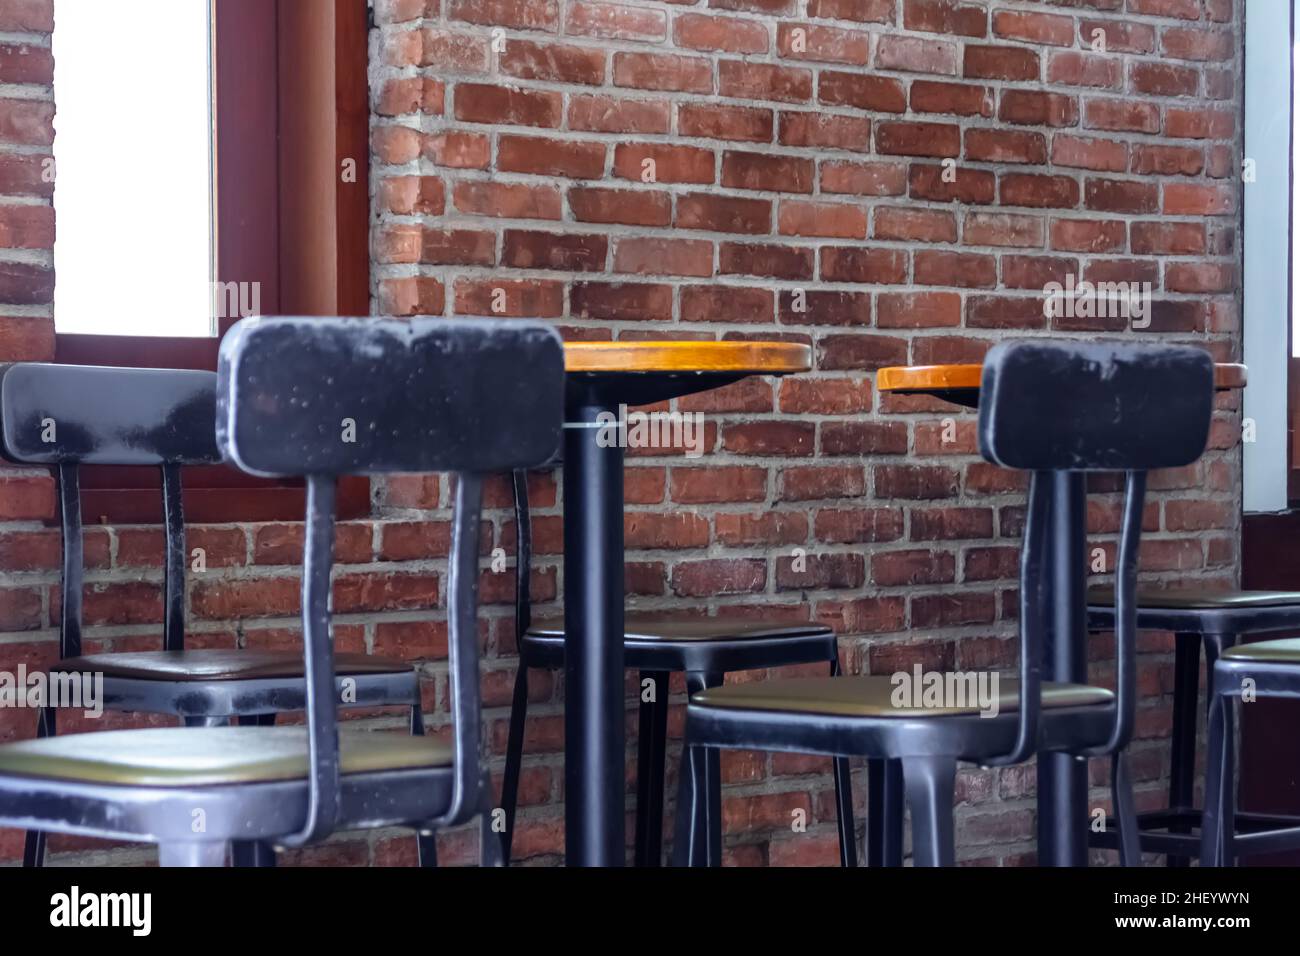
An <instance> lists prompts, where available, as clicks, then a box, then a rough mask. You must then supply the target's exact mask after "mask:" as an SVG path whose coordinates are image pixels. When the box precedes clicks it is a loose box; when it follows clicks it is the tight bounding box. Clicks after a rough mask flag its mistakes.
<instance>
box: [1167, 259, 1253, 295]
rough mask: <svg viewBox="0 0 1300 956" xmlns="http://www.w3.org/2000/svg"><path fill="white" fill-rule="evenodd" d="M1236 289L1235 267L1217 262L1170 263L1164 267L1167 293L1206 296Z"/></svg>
mask: <svg viewBox="0 0 1300 956" xmlns="http://www.w3.org/2000/svg"><path fill="white" fill-rule="evenodd" d="M1236 287H1237V268H1236V266H1235V265H1230V264H1227V263H1218V262H1170V263H1167V264H1166V265H1165V289H1166V290H1167V291H1169V292H1191V293H1198V294H1207V293H1215V292H1232V291H1234V290H1235V289H1236Z"/></svg>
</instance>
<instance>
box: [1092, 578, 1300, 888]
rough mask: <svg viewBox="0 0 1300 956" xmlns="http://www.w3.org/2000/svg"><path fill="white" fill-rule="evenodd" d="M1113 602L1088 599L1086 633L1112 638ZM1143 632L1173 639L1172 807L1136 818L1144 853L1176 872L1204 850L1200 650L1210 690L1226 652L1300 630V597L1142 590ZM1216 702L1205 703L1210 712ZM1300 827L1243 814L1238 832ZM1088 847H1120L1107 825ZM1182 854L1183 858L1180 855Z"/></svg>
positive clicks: (1299, 821)
mask: <svg viewBox="0 0 1300 956" xmlns="http://www.w3.org/2000/svg"><path fill="white" fill-rule="evenodd" d="M1114 602H1115V595H1114V591H1113V590H1112V589H1111V588H1091V589H1089V591H1088V628H1089V630H1093V631H1109V630H1111V629H1113V628H1114V626H1115V606H1114ZM1137 604H1138V609H1137V627H1138V630H1156V631H1172V632H1173V634H1174V714H1173V728H1172V739H1171V741H1170V767H1169V806H1168V807H1167V808H1165V809H1162V810H1151V811H1147V812H1145V813H1139V814H1138V832H1139V833H1140V835H1141V841H1142V849H1143V850H1144V851H1146V852H1149V853H1165V854H1167V858H1166V862H1167V863H1168V865H1170V866H1186V865H1188V864H1190V863H1191V858H1192V857H1195V856H1196V855H1197V853H1198V852H1199V850H1200V843H1201V836H1200V834H1199V832H1194V831H1198V830H1199V829H1200V825H1201V811H1200V810H1197V809H1195V807H1196V799H1195V798H1196V752H1197V750H1196V723H1197V710H1198V708H1197V702H1198V700H1199V697H1200V677H1201V661H1200V658H1201V646H1202V645H1204V646H1205V674H1206V681H1205V683H1206V686H1207V687H1209V686H1211V684H1212V682H1213V674H1214V665H1215V662H1216V661H1218V659H1219V657H1220V656H1221V655H1222V654H1223V653H1224V651H1225V650H1227V649H1228V648H1231V647H1234V646H1235V645H1237V644H1238V642H1239V641H1240V640H1241V639H1242V638H1244V637H1247V636H1250V635H1254V634H1267V633H1270V632H1276V631H1291V630H1300V593H1296V592H1292V591H1237V590H1223V591H1216V590H1209V589H1205V588H1170V589H1168V590H1155V589H1149V588H1140V589H1139V590H1138V597H1137ZM1211 699H1212V697H1211V696H1210V695H1207V697H1206V706H1207V707H1208V706H1209V705H1210V703H1211ZM1296 825H1300V818H1291V817H1285V816H1278V815H1270V814H1255V813H1242V814H1238V815H1237V820H1236V826H1237V828H1238V829H1240V830H1242V831H1243V832H1248V831H1249V832H1254V831H1259V830H1265V829H1273V828H1279V827H1281V828H1285V827H1288V826H1296ZM1088 842H1089V844H1090V845H1092V846H1097V847H1107V848H1112V849H1113V848H1114V847H1115V834H1114V832H1113V830H1112V828H1111V827H1110V826H1109V823H1108V825H1107V827H1106V829H1105V830H1104V831H1102V832H1090V833H1089V834H1088ZM1179 851H1181V852H1179Z"/></svg>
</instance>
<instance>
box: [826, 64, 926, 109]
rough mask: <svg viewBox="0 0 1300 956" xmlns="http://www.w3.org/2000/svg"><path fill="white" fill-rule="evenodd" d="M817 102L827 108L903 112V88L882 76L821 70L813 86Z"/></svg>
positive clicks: (895, 81) (904, 102) (904, 104)
mask: <svg viewBox="0 0 1300 956" xmlns="http://www.w3.org/2000/svg"><path fill="white" fill-rule="evenodd" d="M817 102H819V103H825V104H827V105H828V106H853V107H856V108H857V109H860V110H871V111H872V112H877V113H902V112H905V111H906V110H907V94H906V92H905V91H904V89H903V84H902V83H900V82H899V81H898V80H895V79H891V78H889V77H886V76H872V75H869V74H865V73H840V72H838V71H835V70H823V71H822V74H821V79H820V80H818V83H817Z"/></svg>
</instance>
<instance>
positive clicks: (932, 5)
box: [903, 0, 989, 37]
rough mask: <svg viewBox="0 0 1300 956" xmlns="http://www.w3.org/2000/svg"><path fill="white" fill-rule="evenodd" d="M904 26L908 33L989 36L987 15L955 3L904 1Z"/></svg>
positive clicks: (944, 1) (978, 8)
mask: <svg viewBox="0 0 1300 956" xmlns="http://www.w3.org/2000/svg"><path fill="white" fill-rule="evenodd" d="M903 26H904V27H905V28H906V29H908V30H924V31H926V32H928V33H946V34H950V35H954V36H967V37H983V36H987V35H988V32H989V15H988V11H987V10H985V9H984V8H983V7H981V6H976V5H975V4H972V3H960V2H956V0H903Z"/></svg>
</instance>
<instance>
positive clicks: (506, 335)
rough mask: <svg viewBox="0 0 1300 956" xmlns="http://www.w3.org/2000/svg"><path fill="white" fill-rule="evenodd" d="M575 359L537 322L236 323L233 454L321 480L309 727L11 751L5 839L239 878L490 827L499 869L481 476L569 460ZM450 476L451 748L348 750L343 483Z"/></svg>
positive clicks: (379, 745)
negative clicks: (68, 844)
mask: <svg viewBox="0 0 1300 956" xmlns="http://www.w3.org/2000/svg"><path fill="white" fill-rule="evenodd" d="M563 361H564V360H563V351H562V347H561V343H560V340H559V338H558V336H557V335H556V334H555V332H554V331H553V330H552V329H550V328H549V327H547V326H544V325H540V324H536V323H531V322H510V323H504V322H494V321H490V320H482V321H471V322H463V321H456V322H453V321H446V320H442V319H437V320H414V321H410V322H398V321H392V320H341V319H260V320H259V319H253V320H246V321H244V322H240V323H239V324H238V325H236V326H235V327H234V328H233V329H232V330H231V331H230V332H229V333H228V334H227V336H226V338H225V340H224V341H223V342H222V346H221V359H220V371H219V377H218V385H217V418H216V422H217V427H216V435H217V445H218V447H219V448H220V449H221V451H222V452H223V453H224V455H225V456H226V457H228V458H229V459H230V460H232V461H233V462H234V463H235V464H237V465H238V466H239V467H241V468H243V469H244V470H246V471H249V472H251V473H254V474H259V475H265V476H294V475H303V476H305V477H306V479H307V515H306V545H305V549H304V550H305V553H304V561H303V585H302V620H303V632H304V639H303V652H304V660H305V666H304V672H305V709H306V717H307V719H306V727H305V728H299V727H263V726H237V727H177V728H171V729H149V730H121V731H107V732H99V733H84V734H73V735H69V736H64V737H51V736H47V737H44V738H38V739H35V740H27V741H20V742H17V743H11V744H6V745H3V746H0V823H3V824H4V825H6V826H18V827H26V828H28V829H35V830H40V831H51V832H64V833H76V834H82V835H88V836H96V837H106V838H112V839H127V840H143V841H149V842H155V843H158V844H159V845H160V860H161V862H162V863H163V864H164V865H220V864H221V863H222V862H224V860H225V859H226V851H227V847H228V845H229V844H231V843H232V842H234V843H238V842H243V843H257V844H266V843H274V844H276V845H280V846H288V847H296V846H302V845H305V844H307V843H310V842H314V841H317V840H320V839H322V838H324V837H325V836H326V835H328V834H329V833H330V832H331V831H332V830H334V829H336V828H343V827H346V828H359V827H381V826H411V827H413V828H415V829H416V830H417V831H420V832H431V831H433V830H434V829H436V828H439V827H444V826H451V825H454V824H458V823H461V822H464V821H466V820H468V819H470V818H472V817H473V816H474V815H476V814H482V815H483V817H484V821H485V823H484V829H483V853H484V855H485V860H486V861H488V862H494V861H495V860H496V859H498V858H499V853H498V851H499V846H500V844H499V842H498V841H497V840H496V839H495V837H494V835H493V834H491V833H490V832H489V830H488V828H487V825H486V820H487V817H488V810H489V809H490V807H491V787H490V782H489V779H488V776H487V773H486V771H485V769H484V765H483V762H482V760H481V740H480V737H481V730H480V728H481V718H480V713H479V709H480V707H479V701H480V696H479V684H478V622H477V620H476V612H477V585H478V573H477V571H478V545H479V534H478V531H479V510H480V502H481V478H480V475H481V474H483V473H487V472H493V471H499V470H502V469H508V468H513V467H521V466H527V465H530V464H536V463H538V462H541V461H544V460H546V458H547V457H549V456H550V455H551V454H552V453H553V452H554V449H555V446H556V444H557V443H558V440H559V435H560V424H561V421H562V402H563V369H564V364H563ZM7 377H8V376H6V378H7ZM6 384H8V383H6ZM6 426H8V422H6ZM349 426H350V427H349ZM442 470H450V471H454V472H456V473H457V477H458V481H457V483H456V492H455V497H456V501H455V515H454V518H453V531H452V543H451V554H450V558H449V561H448V576H447V579H446V580H447V584H446V600H447V609H448V610H447V615H448V633H449V642H448V644H449V653H448V657H449V664H448V666H449V685H450V699H451V707H452V715H451V716H452V721H451V727H450V744H448V743H444V742H442V741H440V740H438V739H435V738H432V737H425V736H415V735H406V734H385V733H377V732H374V733H364V732H358V731H344V732H342V733H340V732H339V730H338V715H337V707H338V695H339V689H340V688H339V682H338V674H337V671H336V666H335V658H334V653H333V639H332V634H331V623H330V618H331V614H330V609H329V603H330V572H331V567H332V564H333V539H334V502H335V486H336V481H337V477H338V476H339V475H344V474H376V473H385V472H393V471H404V472H410V471H442ZM74 500H75V499H74ZM435 597H436V596H435V595H431V596H430V598H431V603H432V601H433V599H434V598H435Z"/></svg>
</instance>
